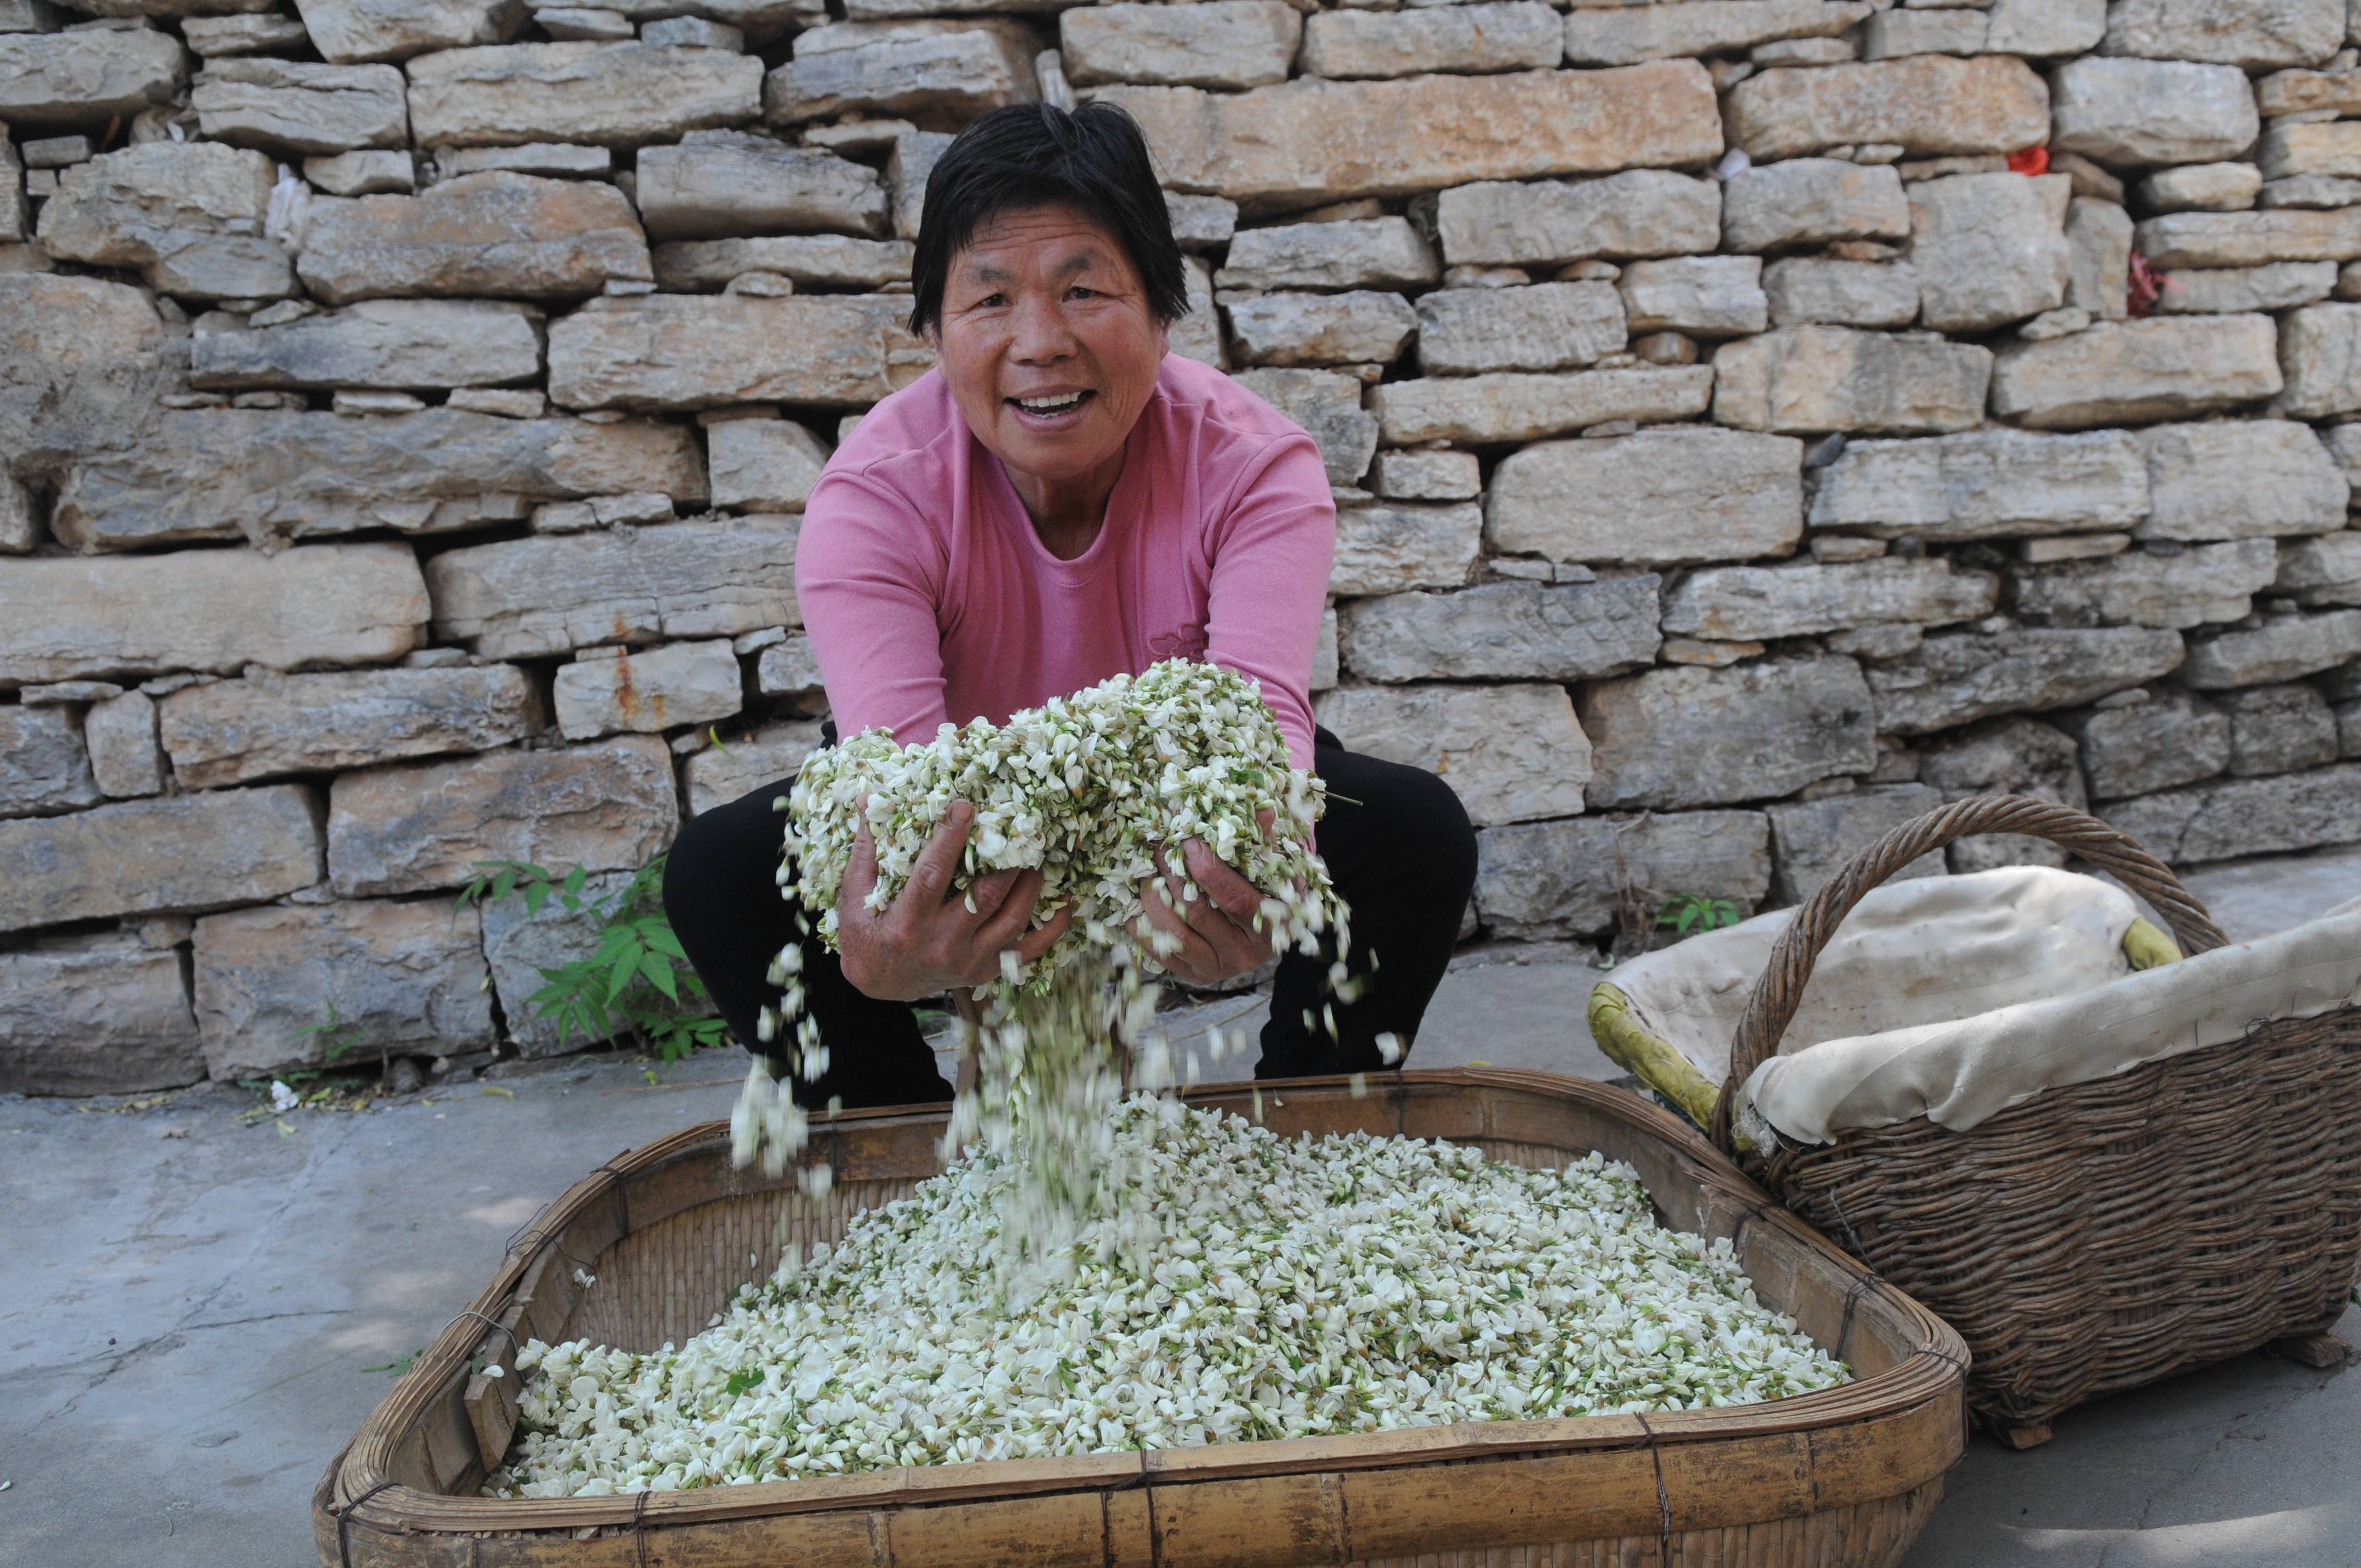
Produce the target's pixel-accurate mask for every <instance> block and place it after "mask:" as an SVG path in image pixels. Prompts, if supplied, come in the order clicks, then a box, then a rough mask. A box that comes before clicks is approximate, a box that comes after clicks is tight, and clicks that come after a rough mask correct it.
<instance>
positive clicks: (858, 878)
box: [836, 818, 877, 920]
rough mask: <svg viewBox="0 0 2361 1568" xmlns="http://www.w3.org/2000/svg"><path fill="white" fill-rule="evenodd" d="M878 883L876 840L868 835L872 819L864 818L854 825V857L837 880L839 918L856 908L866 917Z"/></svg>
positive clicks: (858, 912)
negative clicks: (838, 880) (839, 879)
mask: <svg viewBox="0 0 2361 1568" xmlns="http://www.w3.org/2000/svg"><path fill="white" fill-rule="evenodd" d="M876 887H877V840H876V839H873V838H871V837H870V836H869V823H868V821H867V819H866V818H862V819H860V820H858V821H857V822H856V824H855V826H854V827H853V829H852V859H851V861H849V862H847V863H846V865H845V868H844V878H843V880H842V881H841V882H840V883H838V891H837V896H836V908H837V918H838V919H839V920H842V919H844V918H845V917H847V916H851V915H854V914H855V913H856V912H857V914H858V916H860V917H862V918H866V917H867V916H868V913H869V895H870V894H872V893H873V892H874V891H875V890H876Z"/></svg>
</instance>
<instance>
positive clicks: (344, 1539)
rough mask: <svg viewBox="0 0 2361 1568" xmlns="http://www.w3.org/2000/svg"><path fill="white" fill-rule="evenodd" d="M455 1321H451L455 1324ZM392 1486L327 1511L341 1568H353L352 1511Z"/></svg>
mask: <svg viewBox="0 0 2361 1568" xmlns="http://www.w3.org/2000/svg"><path fill="white" fill-rule="evenodd" d="M453 1321H455V1322H456V1321H457V1320H456V1319H454V1320H453ZM447 1326H449V1325H447V1324H446V1325H445V1327H447ZM394 1485H396V1483H395V1482H394V1481H392V1480H391V1479H387V1480H383V1481H380V1482H379V1483H378V1484H377V1485H376V1486H371V1487H370V1488H369V1489H368V1491H366V1492H363V1493H362V1494H361V1495H360V1496H359V1497H355V1498H354V1499H353V1500H352V1501H351V1502H349V1503H346V1505H345V1506H344V1507H343V1508H331V1509H329V1510H328V1511H329V1512H330V1513H333V1514H335V1516H336V1561H337V1562H338V1563H341V1564H343V1568H353V1543H352V1540H351V1538H350V1537H349V1536H347V1535H346V1531H345V1527H346V1525H347V1524H348V1523H350V1522H351V1520H352V1517H353V1510H354V1509H355V1508H359V1507H360V1506H361V1505H362V1504H363V1503H366V1502H368V1500H369V1499H370V1498H371V1497H376V1496H377V1495H378V1494H379V1492H382V1491H384V1490H385V1489H386V1488H387V1487H388V1486H394Z"/></svg>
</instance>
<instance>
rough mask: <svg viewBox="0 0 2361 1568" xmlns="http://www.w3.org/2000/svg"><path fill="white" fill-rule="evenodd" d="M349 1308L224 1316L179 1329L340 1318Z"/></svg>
mask: <svg viewBox="0 0 2361 1568" xmlns="http://www.w3.org/2000/svg"><path fill="white" fill-rule="evenodd" d="M351 1310H352V1309H351V1308H350V1307H315V1308H313V1310H310V1311H305V1312H258V1313H256V1314H255V1315H254V1316H253V1317H250V1318H224V1319H222V1320H221V1321H219V1322H214V1323H184V1324H182V1325H181V1330H182V1332H188V1333H194V1332H196V1331H197V1330H199V1329H234V1328H237V1327H239V1326H241V1325H243V1324H246V1323H274V1322H277V1321H279V1320H280V1319H281V1318H341V1317H343V1316H345V1315H346V1313H348V1312H350V1311H351Z"/></svg>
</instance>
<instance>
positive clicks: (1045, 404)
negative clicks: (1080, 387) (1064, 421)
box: [1016, 392, 1084, 414]
mask: <svg viewBox="0 0 2361 1568" xmlns="http://www.w3.org/2000/svg"><path fill="white" fill-rule="evenodd" d="M1083 396H1084V394H1083V393H1081V392H1061V393H1060V394H1059V395H1058V396H1056V397H1054V398H1019V399H1017V400H1016V406H1017V407H1018V408H1020V409H1023V410H1024V411H1026V412H1027V413H1037V414H1054V413H1063V412H1065V411H1067V410H1068V409H1070V408H1072V407H1073V406H1074V405H1075V404H1077V403H1079V402H1081V401H1082V398H1083Z"/></svg>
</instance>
